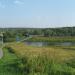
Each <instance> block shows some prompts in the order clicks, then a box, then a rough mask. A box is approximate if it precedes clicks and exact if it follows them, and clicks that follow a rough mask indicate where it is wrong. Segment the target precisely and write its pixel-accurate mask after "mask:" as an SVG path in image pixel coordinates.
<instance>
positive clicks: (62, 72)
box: [4, 43, 75, 75]
mask: <svg viewBox="0 0 75 75" xmlns="http://www.w3.org/2000/svg"><path fill="white" fill-rule="evenodd" d="M8 47H10V48H11V49H12V50H13V51H14V54H12V53H9V52H7V50H4V51H6V52H5V53H6V56H5V58H7V59H8V60H10V61H9V63H11V61H12V62H13V63H11V64H13V66H15V67H14V68H13V70H11V71H10V72H14V74H13V75H17V72H18V75H75V67H73V66H74V61H73V62H71V61H72V59H75V50H74V49H75V47H56V46H55V47H54V46H53V47H32V46H26V45H25V44H23V43H9V44H7V48H8ZM69 48H70V50H68V49H69ZM72 48H73V50H72ZM15 55H16V56H17V57H18V59H17V61H18V62H17V61H13V59H15V58H16V57H15ZM7 56H8V57H7ZM9 56H10V58H12V59H9ZM4 61H5V60H4ZM14 62H15V63H14ZM16 62H17V63H16ZM15 69H17V70H16V71H14V70H15ZM6 71H8V70H6ZM7 75H8V74H7ZM9 75H12V74H9Z"/></svg>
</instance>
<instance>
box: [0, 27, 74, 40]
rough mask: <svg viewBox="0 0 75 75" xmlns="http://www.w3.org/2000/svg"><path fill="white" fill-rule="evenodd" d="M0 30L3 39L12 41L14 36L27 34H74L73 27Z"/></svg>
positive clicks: (47, 35)
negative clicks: (2, 33)
mask: <svg viewBox="0 0 75 75" xmlns="http://www.w3.org/2000/svg"><path fill="white" fill-rule="evenodd" d="M0 32H4V38H5V39H4V40H5V41H8V40H9V41H11V39H12V41H14V40H15V38H16V37H17V36H18V37H21V38H22V37H25V36H26V34H28V35H40V36H44V37H53V36H54V37H55V36H56V37H62V36H63V37H66V36H75V27H62V28H0Z"/></svg>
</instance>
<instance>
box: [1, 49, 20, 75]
mask: <svg viewBox="0 0 75 75" xmlns="http://www.w3.org/2000/svg"><path fill="white" fill-rule="evenodd" d="M3 52H4V56H3V58H2V59H0V75H21V74H20V73H19V72H18V71H17V70H16V69H15V68H14V67H12V66H10V65H12V64H14V62H15V60H16V59H17V57H16V56H15V55H14V54H12V53H9V52H8V50H7V49H5V48H4V49H3Z"/></svg>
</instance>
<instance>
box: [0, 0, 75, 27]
mask: <svg viewBox="0 0 75 75" xmlns="http://www.w3.org/2000/svg"><path fill="white" fill-rule="evenodd" d="M63 26H64V27H65V26H75V0H0V27H30V28H31V27H40V28H41V27H43V28H45V27H63Z"/></svg>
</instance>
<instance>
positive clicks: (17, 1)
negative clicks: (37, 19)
mask: <svg viewBox="0 0 75 75" xmlns="http://www.w3.org/2000/svg"><path fill="white" fill-rule="evenodd" d="M14 4H18V5H20V4H24V3H23V2H22V1H20V0H15V1H14Z"/></svg>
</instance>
